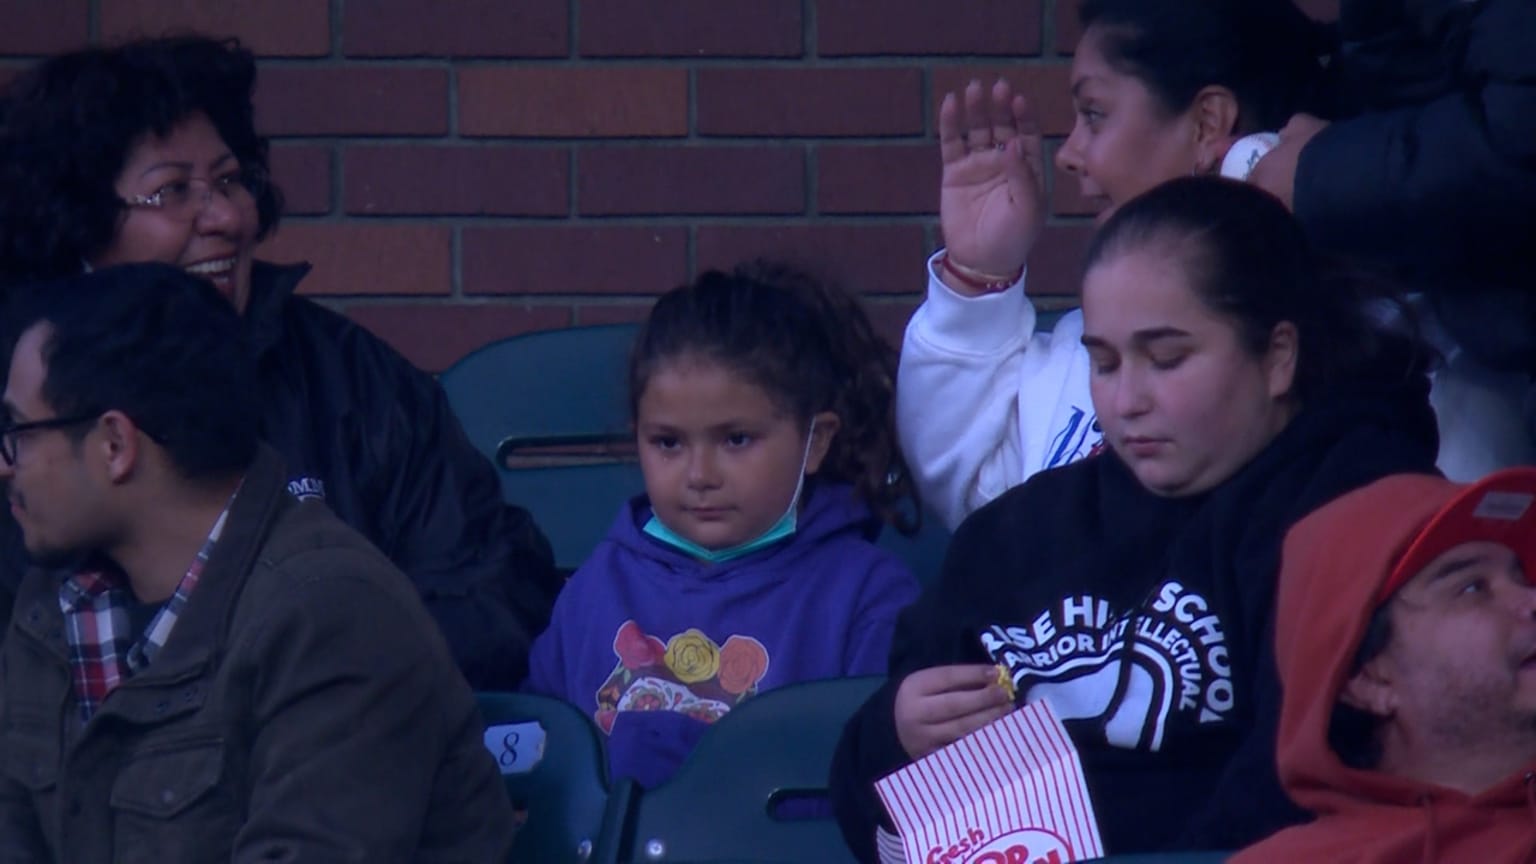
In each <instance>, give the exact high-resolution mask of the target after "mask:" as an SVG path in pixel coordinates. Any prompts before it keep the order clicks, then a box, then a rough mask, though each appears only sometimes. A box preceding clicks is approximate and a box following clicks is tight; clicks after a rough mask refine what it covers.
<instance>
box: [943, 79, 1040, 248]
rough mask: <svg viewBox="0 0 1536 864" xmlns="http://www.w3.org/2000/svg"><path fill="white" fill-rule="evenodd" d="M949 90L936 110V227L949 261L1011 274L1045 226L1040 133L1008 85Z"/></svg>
mask: <svg viewBox="0 0 1536 864" xmlns="http://www.w3.org/2000/svg"><path fill="white" fill-rule="evenodd" d="M990 96H991V98H990V99H988V98H987V94H985V93H984V92H983V88H982V85H981V82H979V81H972V82H971V83H970V85H969V86H967V87H966V88H965V96H964V100H963V105H962V104H961V100H960V99H957V98H956V97H955V94H953V93H950V94H948V95H946V96H945V97H944V102H943V104H942V105H941V106H940V108H939V152H940V155H941V156H942V157H943V160H944V173H943V180H942V181H941V183H940V186H939V223H940V225H941V227H942V228H943V231H944V243H945V246H946V247H947V248H948V250H949V255H950V257H951V259H952V260H953V261H955V262H956V263H958V264H962V265H964V266H966V267H969V268H971V269H973V270H977V271H980V272H983V273H989V274H996V275H998V276H1002V275H1004V274H1013V273H1017V272H1018V270H1019V268H1020V267H1022V266H1024V259H1025V258H1026V257H1028V255H1029V250H1030V248H1031V247H1032V246H1033V245H1034V242H1035V238H1036V237H1037V236H1039V233H1040V228H1041V226H1042V225H1043V224H1044V222H1045V193H1044V189H1043V184H1042V182H1041V178H1042V177H1043V176H1044V172H1043V171H1042V158H1041V143H1040V129H1039V126H1038V125H1037V124H1036V123H1035V121H1034V118H1033V117H1032V116H1031V115H1030V112H1029V105H1028V103H1027V102H1026V100H1025V99H1024V97H1023V96H1021V95H1016V94H1014V93H1013V91H1012V88H1011V87H1010V86H1009V85H1008V82H1006V81H1001V80H1000V81H998V82H997V83H996V84H995V85H993V87H992V92H991V94H990Z"/></svg>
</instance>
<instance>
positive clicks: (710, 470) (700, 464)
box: [688, 447, 720, 489]
mask: <svg viewBox="0 0 1536 864" xmlns="http://www.w3.org/2000/svg"><path fill="white" fill-rule="evenodd" d="M719 485H720V471H719V463H718V461H717V459H716V456H715V453H714V450H713V448H710V447H695V448H693V449H692V450H691V451H690V452H689V454H688V488H690V489H713V488H715V487H717V486H719Z"/></svg>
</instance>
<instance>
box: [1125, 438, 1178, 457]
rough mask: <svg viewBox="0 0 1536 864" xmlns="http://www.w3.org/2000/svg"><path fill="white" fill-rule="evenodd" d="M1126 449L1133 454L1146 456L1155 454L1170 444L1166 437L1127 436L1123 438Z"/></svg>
mask: <svg viewBox="0 0 1536 864" xmlns="http://www.w3.org/2000/svg"><path fill="white" fill-rule="evenodd" d="M1121 444H1122V446H1124V448H1125V450H1126V451H1127V452H1129V453H1130V454H1131V455H1133V456H1137V457H1141V458H1146V457H1148V456H1155V455H1157V454H1158V453H1160V452H1162V450H1163V448H1165V447H1166V446H1168V439H1166V438H1149V437H1145V436H1127V437H1126V438H1123V439H1121Z"/></svg>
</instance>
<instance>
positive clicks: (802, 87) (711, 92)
mask: <svg viewBox="0 0 1536 864" xmlns="http://www.w3.org/2000/svg"><path fill="white" fill-rule="evenodd" d="M696 74H697V76H698V78H697V80H698V93H697V96H696V97H695V98H696V100H697V111H698V115H697V116H698V120H697V122H698V131H699V133H700V134H702V135H773V136H779V135H919V134H922V132H923V76H922V72H921V70H919V69H701V70H699V71H698V73H696Z"/></svg>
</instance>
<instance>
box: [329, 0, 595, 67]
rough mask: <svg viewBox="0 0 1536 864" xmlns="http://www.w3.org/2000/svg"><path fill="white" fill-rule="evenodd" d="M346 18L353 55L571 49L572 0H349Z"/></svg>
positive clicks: (563, 52)
mask: <svg viewBox="0 0 1536 864" xmlns="http://www.w3.org/2000/svg"><path fill="white" fill-rule="evenodd" d="M316 5H321V4H319V3H316ZM341 20H342V27H341V32H342V49H343V50H344V51H345V52H346V55H347V56H348V57H565V56H568V55H569V54H570V52H571V49H570V45H571V34H570V15H569V13H568V11H567V6H566V0H517V2H515V3H514V2H508V0H454V2H451V3H444V2H441V0H347V3H346V12H345V13H344V15H343V17H342V19H341Z"/></svg>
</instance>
